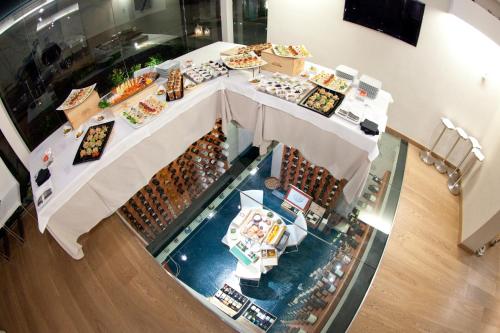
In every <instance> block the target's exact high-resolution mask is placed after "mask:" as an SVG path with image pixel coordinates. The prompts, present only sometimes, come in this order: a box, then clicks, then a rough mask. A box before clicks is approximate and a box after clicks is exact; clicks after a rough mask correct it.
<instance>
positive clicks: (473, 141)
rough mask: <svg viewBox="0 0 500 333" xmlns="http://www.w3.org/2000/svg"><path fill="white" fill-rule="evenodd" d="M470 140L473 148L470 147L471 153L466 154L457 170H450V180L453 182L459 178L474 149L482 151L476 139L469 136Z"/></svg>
mask: <svg viewBox="0 0 500 333" xmlns="http://www.w3.org/2000/svg"><path fill="white" fill-rule="evenodd" d="M468 139H469V141H470V142H471V147H470V149H469V151H468V152H467V154H465V156H464V158H463V159H462V160H461V161H460V163H458V165H457V167H456V168H455V169H453V170H448V178H449V179H453V181H455V180H456V179H457V178H458V171H459V170H460V167H461V166H462V164H463V163H464V162H465V160H467V158H468V157H469V155H470V154H471V153H472V151H473V150H474V149H481V148H482V147H481V145H480V144H479V142H478V141H477V139H476V138H474V137H472V136H469V138H468Z"/></svg>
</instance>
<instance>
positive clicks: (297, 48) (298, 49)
mask: <svg viewBox="0 0 500 333" xmlns="http://www.w3.org/2000/svg"><path fill="white" fill-rule="evenodd" d="M273 52H274V54H276V55H277V56H280V57H285V58H294V59H303V58H309V57H311V56H312V55H311V53H310V52H309V51H308V50H307V48H306V47H305V46H304V45H273Z"/></svg>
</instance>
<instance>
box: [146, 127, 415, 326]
mask: <svg viewBox="0 0 500 333" xmlns="http://www.w3.org/2000/svg"><path fill="white" fill-rule="evenodd" d="M380 147H381V148H380V150H381V154H380V156H379V158H378V159H377V160H376V161H375V162H374V164H373V167H372V170H371V174H370V179H369V181H368V182H367V185H366V191H364V192H363V194H362V196H361V198H360V199H359V200H358V201H356V202H354V203H352V204H351V205H348V204H347V203H345V202H344V201H343V199H342V197H341V195H340V192H341V189H342V186H343V181H341V180H335V179H334V178H333V176H331V175H329V174H328V173H327V171H326V170H324V169H322V168H320V167H317V166H314V165H311V164H310V163H309V162H308V161H307V160H305V159H304V158H303V157H302V156H301V155H300V152H298V151H296V150H294V149H293V148H291V147H286V146H283V145H276V146H275V147H274V148H273V149H272V150H270V151H269V152H268V154H267V155H265V156H260V157H257V158H256V159H254V160H253V161H252V162H251V163H250V164H248V165H247V166H246V167H245V169H244V170H243V171H241V172H239V173H237V174H234V177H233V180H232V182H231V183H230V184H229V185H228V186H227V187H226V188H225V189H224V190H223V191H221V192H220V193H218V194H217V196H216V197H215V198H214V199H213V200H212V201H210V202H209V203H208V204H207V205H206V207H205V209H203V210H202V212H201V213H200V214H199V215H198V216H197V217H196V218H194V219H193V220H192V221H191V222H190V223H189V224H188V225H187V227H185V228H183V230H181V231H180V232H179V233H178V234H177V235H176V236H175V238H172V239H171V241H170V242H168V243H167V244H165V246H164V248H163V249H162V250H161V252H160V253H159V254H158V255H157V256H156V260H157V261H158V262H159V263H160V264H161V265H162V266H163V267H164V268H165V269H166V270H167V271H168V272H170V273H171V274H172V276H174V277H176V278H177V279H178V280H180V281H181V282H182V283H183V285H184V286H186V287H187V288H189V289H191V290H193V291H194V292H196V293H197V294H199V295H201V296H202V297H203V298H204V299H206V302H207V304H208V303H210V304H211V305H214V306H215V307H216V308H218V309H219V310H220V312H218V313H219V314H220V315H227V316H229V317H231V318H233V319H234V321H231V322H232V323H233V326H234V328H235V329H237V330H240V331H255V332H262V331H270V332H320V331H321V330H322V329H323V328H324V327H332V328H334V330H335V331H337V330H338V331H344V330H346V329H347V327H348V326H349V324H350V322H351V320H352V319H353V317H354V315H355V313H356V311H357V309H358V307H359V306H360V304H361V302H362V299H363V297H364V295H365V294H366V291H367V289H368V287H369V285H370V282H371V280H372V278H373V276H374V274H375V271H376V269H377V266H378V263H379V260H380V258H381V256H382V253H383V250H384V247H385V243H386V241H387V237H388V232H389V231H390V228H387V227H385V224H384V223H381V222H379V220H382V221H385V220H387V222H386V223H389V224H390V225H392V219H393V218H394V214H395V207H396V206H397V200H398V198H399V192H398V191H399V190H400V188H401V182H402V175H403V172H404V162H405V159H406V144H405V143H404V142H401V141H400V140H396V139H394V138H393V137H391V136H389V135H387V134H383V137H382V139H381V143H380ZM244 155H245V154H243V156H244ZM294 159H295V162H294ZM284 161H288V162H287V163H285V162H284ZM288 163H291V164H293V163H295V165H294V166H292V167H291V168H290V170H291V169H292V168H293V169H294V171H295V172H296V173H295V174H291V176H290V172H289V171H290V170H288V169H287V166H286V165H287V164H288ZM229 172H231V171H229ZM323 173H324V174H323ZM384 175H385V176H384ZM376 186H378V187H377V188H375V187H376ZM365 193H369V194H370V195H374V196H375V197H376V198H375V201H374V202H372V201H373V200H372V199H373V198H372V197H371V196H370V197H369V196H368V195H366V197H367V198H368V199H365V198H364V194H365ZM366 201H370V203H367V204H366V205H364V204H362V202H366ZM369 207H371V208H369ZM368 213H370V214H371V215H368ZM366 216H368V217H369V221H364V220H363V218H364V217H366ZM389 220H390V221H389ZM374 221H375V222H376V223H375V222H374ZM377 223H378V224H377ZM381 226H382V227H381ZM382 229H383V230H382Z"/></svg>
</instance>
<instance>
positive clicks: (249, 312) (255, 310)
mask: <svg viewBox="0 0 500 333" xmlns="http://www.w3.org/2000/svg"><path fill="white" fill-rule="evenodd" d="M242 317H243V318H245V319H246V320H248V321H249V322H250V323H252V324H253V325H255V326H257V327H258V328H260V329H261V330H263V331H264V332H267V331H268V330H269V329H270V328H271V326H273V324H274V322H275V321H276V316H275V315H273V314H272V313H269V312H267V311H266V310H264V309H262V308H261V307H259V306H257V305H255V304H253V303H251V304H250V306H249V307H248V308H247V309H246V310H245V312H243V314H242Z"/></svg>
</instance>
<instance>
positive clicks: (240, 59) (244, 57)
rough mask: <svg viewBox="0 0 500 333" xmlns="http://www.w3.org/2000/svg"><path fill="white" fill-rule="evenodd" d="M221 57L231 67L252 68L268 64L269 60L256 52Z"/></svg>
mask: <svg viewBox="0 0 500 333" xmlns="http://www.w3.org/2000/svg"><path fill="white" fill-rule="evenodd" d="M221 58H222V61H223V62H224V64H225V65H226V66H227V67H229V68H231V69H252V68H258V67H261V66H264V65H266V64H267V62H265V61H264V60H262V58H260V57H258V56H257V55H256V54H255V52H249V53H243V54H237V55H233V56H222V57H221Z"/></svg>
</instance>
